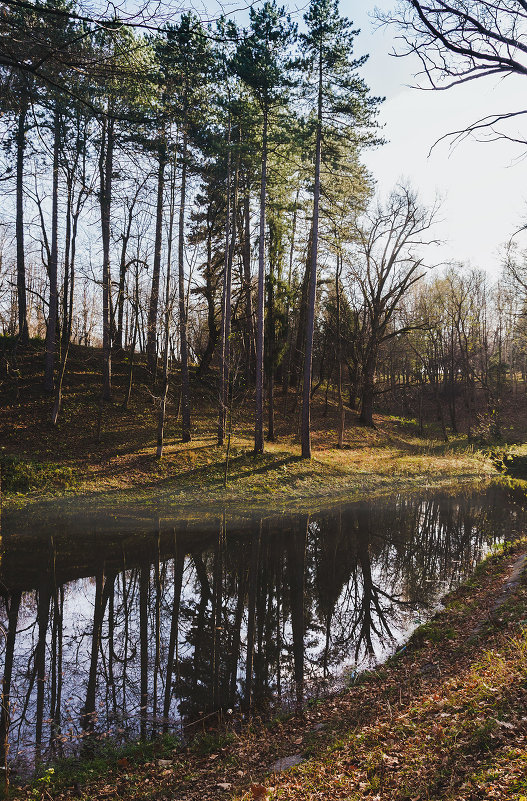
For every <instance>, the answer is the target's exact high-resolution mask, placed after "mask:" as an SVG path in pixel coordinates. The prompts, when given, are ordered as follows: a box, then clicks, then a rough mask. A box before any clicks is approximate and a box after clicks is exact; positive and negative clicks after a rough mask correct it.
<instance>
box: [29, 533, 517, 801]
mask: <svg viewBox="0 0 527 801" xmlns="http://www.w3.org/2000/svg"><path fill="white" fill-rule="evenodd" d="M526 554H527V538H525V537H523V538H522V539H519V540H517V541H516V542H515V543H513V544H511V545H510V546H504V547H502V548H501V550H498V552H495V553H492V554H490V555H489V556H488V557H487V558H486V559H485V560H483V561H482V562H481V563H480V564H479V565H478V567H477V568H476V570H475V571H474V573H473V574H472V575H471V576H470V577H469V578H468V579H467V580H466V581H465V582H464V583H463V584H461V585H460V586H459V587H458V588H457V589H455V590H453V591H452V592H450V593H448V594H447V595H446V596H445V597H444V598H443V604H444V606H443V608H441V609H440V610H438V611H437V612H436V613H435V614H434V615H433V616H432V618H431V619H430V620H429V621H428V622H427V623H425V624H422V625H421V626H419V627H418V628H417V629H416V630H415V631H414V632H413V634H412V635H411V636H410V638H409V640H408V641H407V642H406V644H405V646H404V647H402V648H401V649H399V650H398V651H397V652H396V653H395V654H394V655H393V656H391V657H389V658H388V659H387V661H386V662H384V663H383V664H382V665H380V666H378V667H376V668H375V669H374V670H371V671H365V672H363V673H361V674H360V675H359V676H358V678H357V680H356V681H355V682H354V683H353V684H351V685H350V686H348V687H347V688H345V689H344V690H343V691H339V692H337V693H335V694H333V695H329V696H327V697H324V698H323V699H320V700H315V701H311V702H309V703H308V704H307V706H306V708H305V709H304V710H303V711H302V713H300V714H297V715H294V714H293V715H282V716H280V715H279V716H277V717H275V718H274V719H272V720H271V721H268V722H265V721H262V720H259V719H258V718H253V719H252V720H248V721H246V722H244V723H241V724H240V725H238V726H236V725H234V723H233V722H231V721H225V722H224V723H223V724H222V725H221V726H219V727H218V728H216V729H214V730H213V731H211V732H208V731H206V728H205V726H204V725H203V732H202V734H201V735H199V736H198V737H197V739H195V740H194V741H193V742H192V743H191V745H189V746H186V747H183V748H181V747H174V742H171V741H169V740H165V741H163V740H162V739H161V740H159V741H153V742H152V741H151V742H147V743H144V744H141V745H140V744H138V745H137V746H135V747H131V748H129V749H128V750H126V749H125V750H123V751H120V752H115V753H114V754H113V755H112V756H111V757H109V758H107V759H106V760H104V759H99V760H98V761H97V760H96V761H95V762H89V761H84V762H83V761H82V760H81V761H80V762H77V764H72V763H70V764H69V765H66V764H63V765H56V766H55V772H50V771H49V769H48V770H47V772H45V773H44V778H41V779H40V782H39V780H37V781H36V782H33V783H31V784H30V785H27V786H25V787H24V788H14V787H13V792H14V795H13V798H16V799H29V798H34V797H35V796H34V792H35V790H36V789H37V788H39V789H40V790H42V791H44V790H45V794H44V793H43V797H48V796H49V797H51V798H53V799H55V798H56V799H71V798H73V797H80V798H83V799H86V800H87V799H94V798H103V797H104V798H108V799H121V798H127V799H134V801H135V800H136V799H137V801H139V799H145V800H146V799H165V798H181V799H182V798H185V799H188V800H189V801H190V800H191V799H192V800H193V799H198V798H202V799H211V800H212V799H218V798H222V799H223V798H224V799H231V798H232V799H244V801H245V799H251V798H253V797H255V796H254V790H251V785H252V786H253V787H254V786H255V783H258V784H259V785H261V786H262V787H264V788H265V797H267V798H269V799H274V798H280V799H288V798H291V799H296V798H298V797H299V796H298V795H297V793H298V790H299V782H300V783H301V785H302V787H303V788H305V789H303V790H302V795H301V797H302V798H306V799H311V798H313V799H314V798H315V797H316V798H321V797H322V798H327V799H329V798H331V799H333V798H339V797H346V798H357V799H358V798H368V797H371V798H373V797H375V795H376V794H377V793H378V792H379V791H380V790H381V791H382V793H383V794H382V798H383V799H384V798H386V799H403V798H407V797H409V796H407V795H404V787H405V786H408V784H410V785H411V786H412V787H413V794H414V796H419V797H420V793H419V792H418V790H420V789H421V787H422V786H424V785H425V784H426V782H430V769H431V768H430V764H429V763H431V762H433V759H432V756H431V753H429V748H428V747H427V745H426V743H427V740H428V739H429V737H432V739H434V746H435V747H436V748H437V749H439V750H441V749H443V750H445V751H448V759H449V763H450V764H451V765H453V767H452V770H453V771H454V775H455V777H456V782H455V783H454V786H455V788H456V793H457V794H456V795H455V797H456V799H457V798H463V799H465V798H467V799H469V798H470V799H472V798H479V797H480V796H479V795H477V794H471V793H473V790H474V787H473V785H474V783H476V784H477V782H478V781H480V779H479V778H478V777H479V776H480V774H481V773H482V771H484V770H487V771H492V770H494V771H495V772H496V771H498V772H499V771H502V772H503V776H504V779H503V780H504V781H505V779H506V778H507V777H508V779H507V780H508V781H509V786H508V788H507V790H506V794H505V795H496V796H489V797H492V798H494V797H496V798H508V799H509V798H516V797H517V798H520V797H521V789H522V787H523V785H522V786H520V784H519V783H518V787H519V788H520V790H519V791H518V792H519V793H520V794H518V795H514V794H511V788H512V791H514V790H515V788H516V785H515V784H510V782H511V781H514V782H516V781H518V782H519V781H520V780H519V779H518V775H519V770H520V769H521V768H522V766H524V765H525V764H526V763H525V761H524V760H527V750H525V748H523V750H522V749H521V745H520V749H519V750H518V753H515V754H513V755H512V756H511V757H510V759H509V761H508V762H507V761H506V760H505V759H504V755H505V754H509V750H508V749H509V745H510V744H513V743H514V738H516V739H518V738H519V742H520V744H521V743H522V742H523V743H524V742H525V740H526V737H525V735H526V734H527V726H526V724H525V720H524V719H522V718H521V709H522V708H524V707H522V704H523V703H524V702H525V701H526V700H527V661H526V660H525V659H523V660H522V659H521V658H519V655H520V654H522V653H523V654H525V653H527V635H526V629H525V614H526V612H527V573H526ZM490 655H491V656H490ZM505 666H506V667H505ZM514 671H516V672H517V673H518V675H519V679H518V677H516V678H515V679H514V681H512V685H514V686H511V678H512V672H514ZM522 682H523V683H522ZM511 692H512V696H513V697H509V696H510V694H511ZM518 693H519V694H520V695H521V696H522V699H523V700H521V699H519V698H517V697H516V696H517V695H518ZM473 697H476V698H477V699H478V700H477V703H476V704H475V705H474V701H473V700H472V699H473ZM482 699H483V700H482ZM483 702H485V703H487V702H488V703H489V704H491V706H490V707H489V709H490V711H489V713H488V714H490V715H491V717H490V718H489V719H487V717H488V715H487V717H486V718H485V719H484V723H482V718H481V716H480V715H481V712H480V707H481V706H482V704H483ZM518 703H519V704H520V706H518ZM444 720H445V721H446V722H445V723H444V722H443V721H444ZM449 727H450V728H449ZM452 727H453V728H452ZM432 729H433V732H432V734H430V733H429V730H430V731H432ZM439 735H441V736H439ZM454 735H455V736H454ZM401 738H402V739H401ZM427 748H428V751H427ZM412 749H413V751H412ZM423 749H424V750H423ZM407 752H411V753H408V754H407ZM414 752H415V753H414ZM392 753H396V754H397V756H390V755H391V754H392ZM405 754H407V757H408V758H407V759H406V757H405ZM296 757H298V759H296V762H295V759H293V758H296ZM491 757H492V759H490V758H491ZM442 759H444V757H442ZM280 760H281V762H280ZM291 760H293V761H291ZM405 760H406V761H405ZM423 760H424V761H423ZM489 760H490V761H489ZM438 763H441V760H439V759H438ZM293 764H294V765H295V766H293V767H291V770H289V769H288V770H285V771H283V770H280V768H282V767H285V766H288V765H290V766H292V765H293ZM518 766H519V768H518ZM271 768H274V771H273V770H270V769H271ZM440 768H441V764H438V769H440ZM401 771H402V773H401ZM463 771H465V773H463ZM465 774H466V775H465ZM442 775H443V774H442V770H441V769H440V770H439V774H438V776H434V779H433V782H432V786H434V783H435V785H436V787H437V789H436V794H434V795H433V797H434V799H443V798H445V799H447V798H448V799H450V798H451V797H452V798H453V797H454V796H451V795H450V794H449V788H448V787H447V783H446V782H445V787H444V788H443V787H442V782H443V779H442V778H441V776H442ZM511 777H512V778H511ZM403 778H404V782H406V785H405V784H404V783H403V784H401V782H402V780H403ZM520 778H521V777H520ZM485 786H486V785H485ZM308 788H309V789H308ZM344 790H345V791H346V793H347V795H345V796H344V795H343V794H342V793H343V792H344ZM465 791H466V792H465ZM262 797H264V796H262ZM424 797H427V796H426V795H425V796H424ZM481 797H483V796H481ZM485 797H487V796H485Z"/></svg>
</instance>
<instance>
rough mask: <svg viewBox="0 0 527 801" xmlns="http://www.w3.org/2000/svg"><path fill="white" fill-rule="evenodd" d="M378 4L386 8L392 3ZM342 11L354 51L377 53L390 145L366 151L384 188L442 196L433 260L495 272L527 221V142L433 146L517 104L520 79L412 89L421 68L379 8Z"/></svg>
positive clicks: (377, 90) (347, 4)
mask: <svg viewBox="0 0 527 801" xmlns="http://www.w3.org/2000/svg"><path fill="white" fill-rule="evenodd" d="M377 5H379V6H380V7H381V9H384V10H389V9H390V8H393V5H394V0H382V2H379V3H378V4H377ZM340 9H341V13H342V14H343V15H345V16H347V17H349V18H350V19H352V20H353V22H354V23H355V24H356V26H357V27H360V29H361V33H360V35H359V36H358V37H357V39H356V55H361V54H362V53H369V55H370V57H369V60H368V62H367V64H366V66H365V68H364V70H363V73H362V74H363V76H364V78H365V79H366V81H367V83H368V85H369V86H370V89H371V90H372V93H373V94H375V95H380V96H385V97H386V100H385V102H384V103H383V104H382V107H381V112H380V121H381V123H382V124H383V125H384V128H383V135H384V137H385V138H386V139H387V140H388V142H387V144H385V145H383V146H382V147H380V148H377V149H375V150H374V151H369V152H367V153H366V154H365V157H364V160H365V162H366V164H367V166H368V167H369V169H370V171H371V172H372V173H373V175H374V178H375V179H376V181H377V187H378V191H379V192H380V193H381V194H386V193H387V192H389V191H390V189H391V188H392V187H393V186H394V185H395V184H397V182H398V181H401V180H403V181H406V182H409V183H410V184H411V185H412V186H413V187H414V189H415V190H416V191H417V192H418V195H419V197H420V198H421V200H422V201H423V202H424V203H426V204H432V203H433V202H434V200H435V199H436V197H439V198H440V200H441V206H440V211H439V215H438V217H439V220H440V222H439V224H438V226H437V234H436V235H437V236H439V238H440V239H441V240H442V245H441V246H440V247H439V248H438V249H437V252H436V253H435V255H434V259H435V260H436V261H440V262H442V261H444V262H451V261H455V262H464V263H468V264H470V265H471V266H472V267H475V268H480V269H484V270H486V271H489V272H490V273H491V274H492V275H494V276H497V275H498V274H499V272H500V270H501V261H502V253H503V245H504V244H505V243H506V242H507V241H508V240H509V239H510V237H511V236H512V235H513V234H514V233H515V232H517V231H518V229H519V228H520V227H521V226H522V225H523V224H525V223H527V186H526V181H525V177H526V176H525V172H526V168H527V159H525V158H524V157H525V155H526V153H527V147H525V148H524V147H522V146H519V145H513V144H512V143H510V142H505V141H499V142H492V143H491V142H476V141H474V140H473V139H467V140H465V141H463V142H461V143H460V144H458V145H457V146H456V147H455V148H452V147H451V145H450V144H449V142H448V141H443V142H441V143H439V144H437V145H436V146H435V147H433V149H432V152H431V153H430V149H431V148H432V146H433V145H434V143H435V142H436V141H437V140H438V139H439V138H440V137H442V136H444V135H445V134H447V133H449V132H450V131H453V130H459V129H462V128H464V127H465V126H466V125H467V124H468V123H471V122H473V121H475V120H476V119H479V118H481V117H482V116H484V115H486V114H490V113H495V112H497V111H499V112H501V111H509V110H511V109H517V108H518V98H519V97H521V96H522V95H523V93H524V92H525V86H524V85H520V82H522V84H523V79H522V78H520V77H517V76H510V77H508V78H506V79H502V80H496V79H482V80H478V81H472V82H470V83H469V84H465V85H464V86H458V87H454V88H453V89H449V90H447V91H440V92H438V91H423V90H420V89H416V88H411V87H412V86H413V85H415V83H416V80H415V78H414V73H415V71H416V70H417V69H418V64H416V62H415V61H413V60H412V59H411V58H410V57H405V58H394V57H393V56H390V55H389V53H390V51H392V50H393V47H394V44H395V36H396V31H395V29H391V28H388V29H387V28H379V26H378V23H376V22H375V23H374V21H373V20H372V19H371V15H372V12H373V9H374V4H373V3H369V2H366V0H355V1H354V2H352V0H341V4H340ZM525 126H526V128H527V123H525ZM525 138H526V139H527V130H526V131H525ZM517 241H518V243H519V244H520V246H524V247H527V235H525V234H519V235H518V237H517Z"/></svg>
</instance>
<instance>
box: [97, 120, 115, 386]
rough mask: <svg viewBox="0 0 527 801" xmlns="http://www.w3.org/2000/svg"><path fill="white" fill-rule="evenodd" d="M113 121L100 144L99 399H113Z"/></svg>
mask: <svg viewBox="0 0 527 801" xmlns="http://www.w3.org/2000/svg"><path fill="white" fill-rule="evenodd" d="M113 150H114V120H113V118H112V117H108V119H107V120H105V121H104V122H103V141H102V144H101V156H100V159H99V177H100V206H101V235H102V358H103V368H102V399H103V400H104V401H110V400H111V399H112V344H111V319H110V305H111V292H112V278H111V270H110V213H111V203H112V171H113Z"/></svg>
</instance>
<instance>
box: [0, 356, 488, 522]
mask: <svg viewBox="0 0 527 801" xmlns="http://www.w3.org/2000/svg"><path fill="white" fill-rule="evenodd" d="M77 350H78V352H77V351H76V350H74V352H73V355H72V357H71V363H70V362H69V364H70V368H69V369H70V372H69V373H68V374H67V380H66V384H65V387H64V399H63V410H62V413H61V416H60V418H59V423H58V425H57V426H55V427H54V426H52V424H51V420H50V414H51V406H52V399H51V398H50V397H49V396H46V395H44V394H43V392H42V390H41V388H40V383H39V381H38V371H39V370H40V369H41V364H40V361H39V358H38V356H39V354H38V352H35V353H34V354H32V355H31V354H29V355H28V356H27V357H25V358H26V361H25V362H24V363H23V364H22V365H21V374H22V377H20V378H19V379H17V381H16V382H15V383H13V382H11V383H9V382H4V383H3V385H2V388H1V392H0V403H1V405H2V407H3V411H2V415H1V416H0V443H1V445H0V467H1V474H2V502H3V510H4V511H11V510H13V509H20V508H26V507H28V506H32V505H34V504H39V503H42V502H45V501H46V500H52V501H54V500H55V499H58V498H61V499H63V500H64V502H65V503H66V504H67V503H68V500H69V499H72V498H75V499H78V500H79V502H80V503H81V505H84V507H85V508H86V509H90V508H92V507H94V508H97V509H101V508H107V509H110V510H111V509H112V508H113V507H114V506H115V505H118V506H119V505H120V506H127V505H128V506H131V507H133V506H137V507H140V508H141V509H143V508H145V507H146V508H149V507H152V508H154V507H155V506H156V505H157V504H158V503H159V504H160V505H162V506H163V507H164V508H167V507H170V506H172V507H174V508H180V509H192V508H196V507H199V508H201V509H203V510H204V511H205V510H210V511H212V510H214V509H217V508H220V507H223V506H226V505H227V506H230V505H235V506H239V507H245V508H247V507H251V508H252V507H266V508H268V507H272V508H283V507H287V508H289V507H290V506H291V505H293V506H295V505H296V506H298V507H300V506H302V508H305V507H306V505H309V503H311V502H313V503H314V504H315V505H316V504H320V503H327V502H328V500H329V499H331V498H337V499H339V500H343V499H346V500H353V499H354V498H357V497H359V496H364V495H365V494H366V495H369V494H375V493H377V492H383V491H389V490H394V491H397V490H398V489H412V488H415V487H423V486H427V485H430V486H432V485H434V486H437V485H440V484H442V483H446V482H448V481H452V480H456V481H458V480H476V479H479V478H484V477H487V476H489V475H492V474H494V473H495V468H494V466H493V465H492V463H491V462H490V461H489V460H488V459H487V458H486V457H485V455H484V452H483V450H478V448H477V447H476V446H475V445H474V444H471V443H468V442H467V438H466V435H464V434H453V433H450V434H449V441H448V442H445V441H444V440H443V439H442V437H441V433H440V430H439V425H438V423H437V420H436V421H435V422H434V423H425V425H424V427H423V429H422V430H420V429H419V426H418V424H417V421H416V420H415V419H411V418H407V417H398V416H393V415H388V414H378V415H376V417H375V423H376V428H375V429H369V428H365V427H363V426H361V425H359V423H358V415H357V412H355V411H352V410H349V409H348V410H347V411H346V434H345V447H344V448H342V449H339V448H337V447H336V446H337V433H336V432H337V426H338V408H337V405H336V402H335V399H334V398H332V396H331V395H329V397H328V398H327V403H326V397H325V394H324V392H323V391H322V390H320V391H319V392H318V393H316V394H315V395H314V398H313V409H312V430H313V434H312V441H313V458H312V459H311V460H309V461H308V460H302V459H301V458H300V444H299V436H298V431H299V412H300V405H299V399H298V398H297V396H296V395H295V393H294V392H292V391H291V392H290V393H289V394H288V396H287V397H286V396H280V395H277V402H276V420H275V427H276V440H275V441H274V442H266V444H265V453H264V454H263V455H262V456H257V457H255V455H254V454H253V452H252V451H253V431H252V427H253V402H252V399H251V398H250V397H247V398H245V399H244V401H243V402H240V403H239V404H238V405H237V406H236V409H235V410H234V413H233V430H232V437H231V441H230V447H227V443H226V444H225V445H224V446H222V447H219V446H218V445H217V441H216V428H217V419H216V417H217V403H216V401H215V397H214V395H215V388H214V379H213V377H209V379H208V380H203V381H201V382H198V381H197V380H196V382H195V385H194V390H195V392H194V398H193V404H194V406H193V408H194V416H193V439H192V441H191V442H189V443H182V442H181V441H180V434H179V426H180V421H179V418H178V415H177V404H176V405H175V406H174V404H173V403H171V404H169V410H168V412H169V413H168V418H167V424H166V431H165V448H164V452H163V457H162V459H160V460H159V459H157V458H156V447H155V445H156V431H157V412H158V407H157V403H156V400H155V396H154V395H153V394H152V390H151V389H150V388H149V387H148V386H147V384H146V378H147V377H146V376H145V375H143V373H142V371H141V368H140V367H139V368H138V370H137V379H136V380H137V384H134V391H133V394H132V397H131V401H130V404H129V406H128V408H127V409H124V408H123V405H122V395H123V386H124V384H125V383H126V377H127V365H126V363H125V362H120V361H119V360H116V363H115V365H114V367H115V370H114V384H115V394H114V401H113V402H112V403H108V404H104V407H103V409H102V414H101V408H100V401H99V390H98V382H99V375H98V367H99V364H98V360H97V358H96V355H97V354H96V353H95V352H91V351H89V350H88V349H79V348H77ZM84 350H86V351H87V352H86V353H83V352H82V351H84Z"/></svg>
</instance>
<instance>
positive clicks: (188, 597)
mask: <svg viewBox="0 0 527 801" xmlns="http://www.w3.org/2000/svg"><path fill="white" fill-rule="evenodd" d="M525 527H526V514H525V512H524V511H523V509H522V507H521V506H519V505H518V504H517V503H515V502H514V501H513V499H512V498H511V497H510V496H509V495H508V494H507V491H506V490H505V489H504V488H501V487H499V486H492V485H491V486H486V487H484V488H483V489H482V488H481V487H480V488H474V487H468V488H464V489H463V488H460V489H459V490H458V491H454V492H453V491H441V492H429V493H422V494H411V495H409V494H407V495H397V496H393V497H390V498H381V499H374V500H370V501H364V502H359V503H353V504H348V505H341V506H338V507H334V508H331V509H330V510H327V511H322V512H317V513H316V514H310V515H308V514H303V515H299V514H295V515H289V514H280V515H272V514H270V515H266V516H256V515H254V516H251V515H247V516H246V517H243V518H240V517H236V518H233V517H231V516H229V514H227V513H225V514H223V515H218V516H217V517H216V518H212V519H208V520H207V521H206V523H201V524H198V523H197V522H196V521H195V520H194V521H191V520H181V519H179V520H177V519H169V518H163V517H156V518H155V519H152V518H151V519H148V518H145V519H138V518H137V516H134V518H126V517H125V516H122V515H115V516H113V517H111V518H101V517H98V516H95V515H94V516H89V515H84V516H79V517H75V516H74V515H73V516H69V517H68V518H59V519H55V520H54V519H53V518H52V517H46V516H45V515H42V516H40V517H38V518H35V516H33V517H32V518H27V520H25V521H24V523H23V524H21V522H20V517H18V518H17V522H16V524H15V523H14V522H13V520H10V519H9V518H7V519H4V521H3V529H2V557H1V563H0V594H1V601H0V606H1V612H0V624H1V625H2V627H3V629H4V634H5V636H4V637H2V638H0V654H1V659H2V663H3V670H2V673H3V675H4V694H5V696H6V695H8V696H9V704H10V709H11V724H10V730H9V742H10V754H9V756H10V760H11V762H12V763H13V764H15V765H18V766H19V767H20V768H21V769H22V768H23V767H24V766H28V765H31V764H33V763H34V761H35V758H36V759H37V760H39V759H41V760H49V759H50V758H55V757H57V756H60V755H66V754H71V753H74V752H78V751H79V750H80V749H81V748H82V746H83V744H86V743H87V742H90V743H93V740H94V737H95V736H112V737H114V738H116V739H119V740H125V739H128V738H130V737H137V736H138V735H139V736H143V737H150V736H151V735H152V734H153V733H154V734H155V733H159V732H161V731H167V730H168V731H176V732H181V731H187V732H190V731H192V726H193V725H194V724H193V721H196V720H201V719H203V718H204V716H206V715H208V714H210V713H213V712H215V711H217V710H223V713H224V714H231V713H230V711H229V712H227V710H233V713H232V714H234V715H237V714H240V711H241V710H246V709H247V708H248V707H249V706H251V705H253V706H256V707H257V708H262V707H263V708H264V709H267V710H269V709H270V708H272V707H273V706H275V705H282V706H283V705H287V704H291V703H298V702H300V701H301V700H302V699H303V698H304V699H305V697H306V696H310V697H313V696H314V695H316V694H317V693H321V692H324V691H327V690H328V688H330V687H332V686H335V684H336V683H337V682H340V683H345V682H346V681H350V680H352V678H353V675H354V674H355V672H356V671H357V670H359V669H361V668H363V667H365V666H368V665H370V664H373V663H375V662H378V661H380V660H381V659H383V658H384V657H386V655H387V654H389V653H391V652H393V650H394V649H395V647H396V646H397V644H398V643H401V642H402V641H403V640H404V639H405V638H406V637H407V636H408V634H409V632H410V631H411V630H412V629H413V628H414V627H415V626H416V625H417V624H418V623H420V622H422V621H423V620H425V619H426V618H427V616H429V615H430V613H431V611H432V610H433V609H434V607H435V606H436V605H437V604H438V602H439V600H440V598H441V597H442V596H443V595H444V594H445V592H447V591H448V590H449V589H450V588H452V587H454V586H456V585H457V584H458V583H459V582H460V581H461V580H462V579H463V578H464V577H465V576H467V575H468V574H469V573H470V572H471V571H472V570H473V569H474V567H475V565H476V564H477V562H478V561H479V560H480V559H481V558H482V557H483V556H485V554H486V553H487V552H488V550H489V548H490V547H491V546H492V545H493V544H495V543H497V542H500V541H502V540H504V539H512V538H514V536H515V535H516V533H517V532H520V531H522V530H524V529H525ZM213 719H214V718H213V717H212V718H211V720H213ZM5 725H6V718H5V714H3V716H2V720H1V721H0V742H1V739H2V731H1V728H2V726H4V727H5ZM183 727H186V728H183ZM0 756H1V755H0Z"/></svg>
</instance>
